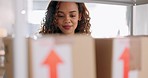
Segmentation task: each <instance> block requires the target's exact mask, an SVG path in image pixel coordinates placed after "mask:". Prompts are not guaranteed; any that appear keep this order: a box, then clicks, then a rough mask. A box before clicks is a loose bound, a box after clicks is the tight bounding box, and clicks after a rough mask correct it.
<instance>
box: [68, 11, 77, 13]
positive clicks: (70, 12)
mask: <svg viewBox="0 0 148 78" xmlns="http://www.w3.org/2000/svg"><path fill="white" fill-rule="evenodd" d="M73 12H77V11H70V12H69V13H73Z"/></svg>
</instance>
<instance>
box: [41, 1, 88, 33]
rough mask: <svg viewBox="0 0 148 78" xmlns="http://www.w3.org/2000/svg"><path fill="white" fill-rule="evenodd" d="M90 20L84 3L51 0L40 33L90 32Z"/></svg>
mask: <svg viewBox="0 0 148 78" xmlns="http://www.w3.org/2000/svg"><path fill="white" fill-rule="evenodd" d="M89 22H90V17H89V11H88V10H87V8H86V6H85V4H84V3H77V2H62V1H51V2H50V3H49V5H48V8H47V12H46V16H45V19H44V20H43V23H42V28H41V31H40V33H41V34H54V33H60V34H66V35H72V34H75V33H81V34H90V26H91V25H90V23H89Z"/></svg>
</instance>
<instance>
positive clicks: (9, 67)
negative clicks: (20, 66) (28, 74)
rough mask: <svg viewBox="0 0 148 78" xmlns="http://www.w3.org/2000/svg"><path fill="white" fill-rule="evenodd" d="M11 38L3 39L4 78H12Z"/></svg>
mask: <svg viewBox="0 0 148 78" xmlns="http://www.w3.org/2000/svg"><path fill="white" fill-rule="evenodd" d="M12 40H13V39H12V38H10V37H6V38H4V39H3V41H4V47H5V70H6V77H7V78H13V77H14V75H13V74H14V73H13V56H12V55H13V45H12Z"/></svg>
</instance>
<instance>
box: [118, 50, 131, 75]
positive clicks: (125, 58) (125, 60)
mask: <svg viewBox="0 0 148 78" xmlns="http://www.w3.org/2000/svg"><path fill="white" fill-rule="evenodd" d="M129 58H130V55H129V48H125V49H124V51H123V53H122V55H121V56H120V58H119V59H120V60H123V63H124V66H123V67H124V68H123V71H124V72H123V73H124V74H123V76H124V77H123V78H129V77H128V76H129Z"/></svg>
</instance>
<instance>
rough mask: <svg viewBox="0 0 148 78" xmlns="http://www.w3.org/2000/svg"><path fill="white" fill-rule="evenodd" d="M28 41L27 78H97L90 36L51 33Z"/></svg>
mask: <svg viewBox="0 0 148 78" xmlns="http://www.w3.org/2000/svg"><path fill="white" fill-rule="evenodd" d="M28 41H29V42H28V43H29V51H28V52H29V73H30V74H29V78H96V63H95V62H96V61H95V44H94V40H93V39H92V38H91V37H90V36H83V35H74V36H54V35H53V36H51V35H50V36H43V37H41V38H38V39H29V40H28ZM55 59H56V60H55Z"/></svg>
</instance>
